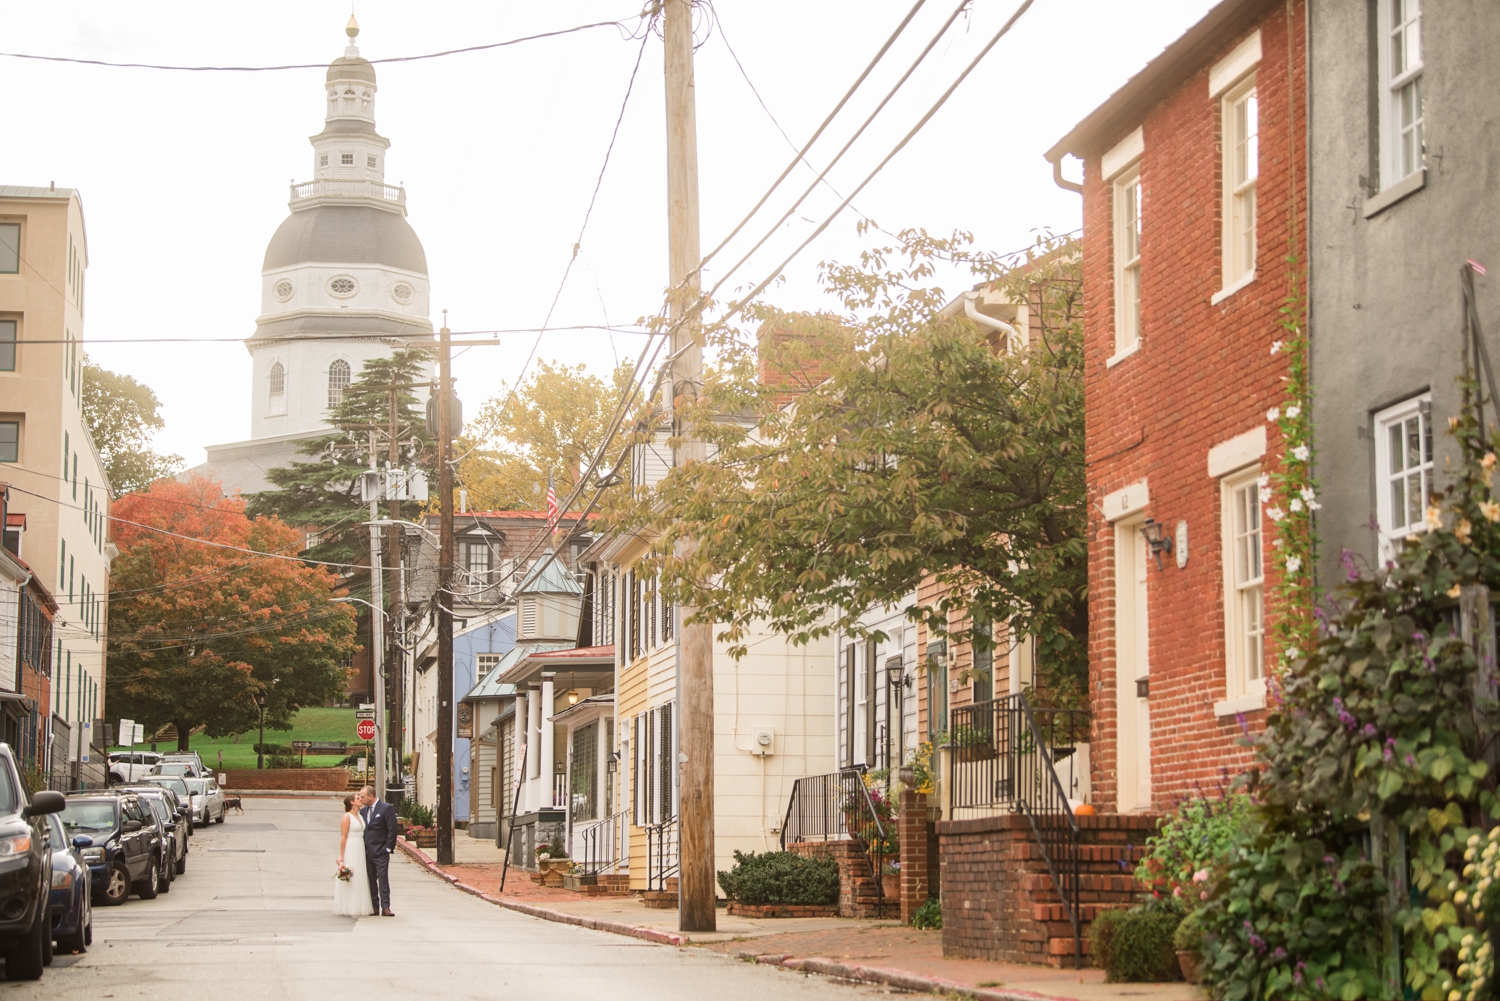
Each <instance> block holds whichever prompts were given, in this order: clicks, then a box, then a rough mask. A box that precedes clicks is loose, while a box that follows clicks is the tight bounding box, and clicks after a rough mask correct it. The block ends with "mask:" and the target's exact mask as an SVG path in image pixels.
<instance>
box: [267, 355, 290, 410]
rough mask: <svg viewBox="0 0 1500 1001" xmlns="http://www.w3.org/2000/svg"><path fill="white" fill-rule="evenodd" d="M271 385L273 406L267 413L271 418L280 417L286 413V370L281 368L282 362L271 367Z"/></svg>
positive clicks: (271, 402)
mask: <svg viewBox="0 0 1500 1001" xmlns="http://www.w3.org/2000/svg"><path fill="white" fill-rule="evenodd" d="M270 383H271V398H270V404H271V405H270V407H268V408H267V411H266V413H267V414H268V415H269V416H271V417H280V416H282V415H283V414H285V413H286V369H284V368H282V367H281V362H277V363H276V364H274V365H272V366H271V376H270Z"/></svg>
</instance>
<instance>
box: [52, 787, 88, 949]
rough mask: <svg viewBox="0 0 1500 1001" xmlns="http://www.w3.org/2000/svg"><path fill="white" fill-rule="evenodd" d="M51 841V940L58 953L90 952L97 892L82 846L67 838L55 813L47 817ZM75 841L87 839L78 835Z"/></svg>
mask: <svg viewBox="0 0 1500 1001" xmlns="http://www.w3.org/2000/svg"><path fill="white" fill-rule="evenodd" d="M47 839H48V841H50V842H51V844H52V941H53V942H55V943H57V951H58V952H87V951H88V947H89V946H90V945H92V944H93V941H94V900H93V897H94V895H93V894H92V893H90V892H89V867H88V866H87V865H85V864H84V862H83V851H82V849H81V848H80V847H79V846H77V845H74V844H72V843H71V842H70V841H69V840H68V835H67V832H66V831H64V830H63V825H62V821H61V820H60V819H58V817H57V815H56V814H53V815H51V816H49V817H48V818H47ZM74 840H77V841H79V842H83V841H87V840H88V839H87V838H84V837H81V836H80V837H78V838H76V839H74Z"/></svg>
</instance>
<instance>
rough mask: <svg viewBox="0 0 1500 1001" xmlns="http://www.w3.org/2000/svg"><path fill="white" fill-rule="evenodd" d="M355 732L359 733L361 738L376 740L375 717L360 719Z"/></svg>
mask: <svg viewBox="0 0 1500 1001" xmlns="http://www.w3.org/2000/svg"><path fill="white" fill-rule="evenodd" d="M354 732H355V733H357V734H359V739H360V740H374V739H375V721H374V720H373V719H362V720H360V721H359V726H357V727H355V728H354Z"/></svg>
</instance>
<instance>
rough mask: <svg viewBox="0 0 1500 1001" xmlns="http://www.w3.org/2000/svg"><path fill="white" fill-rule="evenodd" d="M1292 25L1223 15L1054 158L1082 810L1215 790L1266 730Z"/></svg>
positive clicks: (1194, 32) (1288, 214)
mask: <svg viewBox="0 0 1500 1001" xmlns="http://www.w3.org/2000/svg"><path fill="white" fill-rule="evenodd" d="M1305 19H1306V7H1305V0H1225V2H1224V3H1221V4H1219V5H1218V6H1217V7H1215V8H1214V9H1213V10H1212V11H1210V12H1209V13H1208V15H1207V16H1205V17H1204V19H1203V20H1202V21H1200V22H1199V23H1198V24H1197V25H1195V26H1194V27H1193V28H1192V29H1190V30H1189V31H1188V32H1187V33H1186V34H1185V35H1183V36H1182V37H1181V38H1180V39H1178V40H1177V41H1176V42H1174V43H1173V44H1172V45H1171V46H1169V47H1168V48H1167V49H1166V50H1165V51H1164V52H1163V53H1162V54H1161V55H1160V56H1158V57H1157V58H1156V59H1154V60H1153V61H1152V62H1151V63H1150V64H1149V65H1148V66H1146V68H1145V69H1143V70H1142V71H1141V72H1140V73H1139V74H1137V75H1136V76H1135V77H1134V78H1132V79H1131V80H1130V81H1129V82H1128V83H1127V84H1126V85H1125V86H1124V87H1123V88H1121V89H1120V90H1119V91H1118V92H1116V93H1115V94H1114V95H1112V96H1111V97H1110V98H1109V100H1108V101H1106V102H1105V103H1104V104H1102V105H1101V106H1100V107H1099V108H1098V109H1096V110H1095V111H1094V112H1093V113H1091V114H1090V115H1089V116H1088V117H1087V118H1085V119H1084V120H1083V121H1082V122H1081V123H1079V124H1078V125H1077V126H1076V127H1075V128H1074V129H1073V130H1072V131H1071V132H1070V133H1068V135H1067V136H1065V137H1064V138H1063V139H1062V140H1061V141H1060V142H1059V143H1058V144H1057V145H1056V146H1055V147H1053V149H1052V150H1051V151H1050V152H1049V153H1048V159H1050V160H1052V161H1053V163H1054V164H1057V163H1059V162H1060V161H1061V159H1062V157H1063V156H1064V155H1068V154H1071V155H1072V156H1075V157H1077V158H1079V159H1081V160H1082V161H1083V164H1084V179H1083V184H1082V195H1083V219H1084V230H1083V231H1084V236H1083V248H1084V290H1085V291H1084V295H1085V324H1086V354H1085V358H1086V362H1085V364H1086V368H1085V378H1086V380H1087V392H1086V406H1087V420H1088V430H1087V451H1088V464H1089V465H1088V468H1089V496H1090V507H1091V516H1090V521H1089V531H1090V538H1089V551H1090V556H1089V592H1090V599H1089V600H1090V608H1089V622H1090V626H1089V631H1090V635H1089V650H1090V653H1089V658H1090V690H1091V693H1092V701H1093V709H1094V723H1093V728H1094V729H1093V748H1092V755H1093V757H1092V761H1093V769H1092V770H1093V792H1094V803H1095V804H1096V806H1097V807H1098V808H1099V809H1100V810H1104V811H1108V810H1111V809H1113V810H1117V811H1119V812H1132V811H1158V810H1163V809H1166V808H1169V807H1170V806H1171V805H1172V804H1173V803H1175V802H1176V801H1178V800H1179V799H1181V798H1183V797H1184V796H1187V795H1191V794H1192V793H1193V792H1194V791H1195V789H1197V788H1199V786H1200V784H1201V785H1202V786H1212V784H1213V783H1215V782H1216V780H1217V779H1218V778H1219V776H1220V775H1221V774H1222V771H1223V769H1225V768H1227V769H1228V770H1229V772H1230V773H1231V774H1232V773H1235V772H1237V771H1238V770H1240V769H1241V767H1242V766H1243V765H1244V764H1245V763H1246V761H1247V758H1246V752H1245V750H1244V749H1243V748H1241V747H1239V746H1237V743H1236V741H1237V738H1239V736H1240V734H1241V727H1242V726H1248V727H1251V728H1255V727H1258V726H1260V725H1261V723H1262V721H1263V719H1264V706H1265V675H1266V673H1267V671H1268V670H1269V666H1270V664H1271V663H1272V662H1273V661H1272V650H1271V649H1270V645H1269V643H1268V641H1267V638H1268V637H1269V636H1270V631H1269V630H1268V629H1266V617H1267V615H1268V614H1274V609H1273V608H1270V607H1269V606H1270V605H1271V602H1270V601H1269V600H1268V598H1269V596H1270V594H1271V584H1272V581H1271V579H1270V578H1269V576H1268V574H1267V572H1266V571H1267V569H1268V568H1269V567H1270V563H1271V561H1270V560H1269V558H1268V554H1269V553H1270V551H1271V550H1270V548H1269V544H1270V533H1269V530H1268V525H1269V523H1268V522H1264V521H1263V505H1264V503H1265V485H1264V481H1263V480H1261V476H1262V474H1264V473H1266V472H1268V471H1272V470H1273V469H1274V467H1275V464H1276V462H1277V459H1276V457H1277V456H1278V454H1279V453H1280V450H1281V447H1282V446H1281V442H1280V441H1279V440H1278V432H1277V429H1276V426H1275V425H1274V424H1270V423H1268V422H1267V411H1268V410H1270V409H1271V408H1272V407H1276V406H1280V405H1282V403H1283V399H1282V376H1283V375H1284V374H1285V373H1286V370H1287V360H1286V356H1285V355H1281V354H1275V353H1273V350H1272V345H1273V342H1275V341H1277V340H1279V339H1280V338H1282V337H1283V332H1282V328H1281V325H1280V324H1281V321H1282V314H1281V309H1282V307H1283V306H1284V305H1285V303H1286V300H1287V297H1288V295H1289V292H1290V290H1291V287H1292V279H1291V265H1289V264H1288V263H1287V258H1288V255H1289V253H1292V252H1295V254H1296V255H1297V256H1298V257H1299V258H1300V257H1301V256H1302V255H1303V254H1304V249H1305V248H1304V246H1303V234H1304V233H1305V232H1306V225H1305V218H1306V201H1305V191H1306V167H1305V164H1306V150H1305V131H1306V117H1305V114H1306V112H1305V99H1306V87H1305V85H1304V70H1305V66H1304V53H1305V39H1306V34H1305ZM1059 176H1060V175H1059ZM1062 183H1066V182H1062ZM1148 535H1149V536H1150V537H1149V538H1148ZM1153 539H1155V542H1154V543H1153V541H1152V540H1153Z"/></svg>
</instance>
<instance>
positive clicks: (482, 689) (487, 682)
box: [459, 642, 568, 702]
mask: <svg viewBox="0 0 1500 1001" xmlns="http://www.w3.org/2000/svg"><path fill="white" fill-rule="evenodd" d="M567 648H568V644H567V643H561V642H553V643H536V644H527V645H526V646H517V647H511V649H510V652H508V653H507V654H506V655H505V656H504V657H501V658H500V663H498V664H496V665H495V666H494V668H492V669H491V670H490V673H489V674H487V675H485V676H484V677H483V678H480V679H479V681H478V682H476V683H475V685H474V687H473V688H471V689H469V691H468V694H466V695H464V696H462V697H461V698H460V699H459V701H460V702H469V701H471V700H474V699H503V698H508V697H510V696H512V695H515V694H516V686H515V683H514V682H512V681H510V680H508V679H507V680H505V681H502V680H501V677H502V676H503V675H504V674H505V673H506V672H507V671H509V670H510V669H511V668H513V667H515V666H516V665H517V664H518V663H519V662H520V661H522V660H524V659H525V658H526V657H527V656H528V655H530V654H535V653H537V652H539V651H541V652H545V651H549V650H558V649H563V650H565V649H567Z"/></svg>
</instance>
